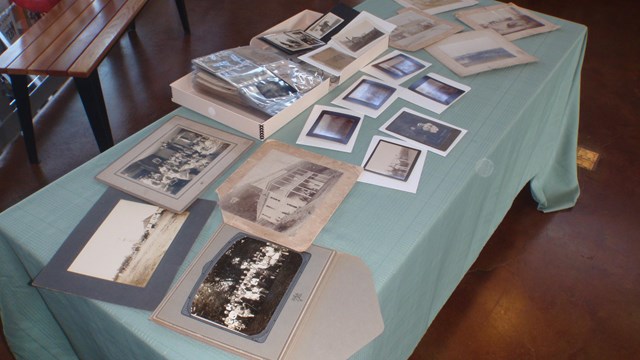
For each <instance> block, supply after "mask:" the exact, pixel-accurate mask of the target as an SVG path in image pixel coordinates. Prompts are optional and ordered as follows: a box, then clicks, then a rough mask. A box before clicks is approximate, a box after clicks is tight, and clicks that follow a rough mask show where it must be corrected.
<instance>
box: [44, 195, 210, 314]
mask: <svg viewBox="0 0 640 360" xmlns="http://www.w3.org/2000/svg"><path fill="white" fill-rule="evenodd" d="M215 206H216V203H215V202H213V201H210V200H203V199H198V200H196V201H195V202H194V203H193V204H192V206H191V207H190V208H189V211H185V212H183V213H182V214H175V213H172V212H169V211H168V210H164V209H162V208H160V207H158V206H155V205H150V204H148V203H145V202H143V201H141V200H138V199H136V198H134V197H133V196H131V195H129V194H126V193H124V192H121V191H119V190H117V189H114V188H111V187H108V188H107V189H106V190H105V192H104V193H103V194H102V196H100V198H99V199H97V201H96V202H95V204H94V205H93V206H92V207H91V208H90V209H89V211H88V212H87V213H86V215H85V216H84V217H83V218H82V220H81V221H80V223H78V225H77V226H76V227H75V228H74V229H73V231H72V232H71V233H70V234H69V236H68V237H67V239H66V240H65V241H64V243H63V244H62V245H61V246H60V248H59V249H58V251H57V252H56V253H55V255H54V256H53V257H52V258H51V260H50V261H49V263H48V264H47V265H46V266H45V267H44V268H43V269H42V271H41V272H40V273H39V274H38V275H37V276H36V278H35V279H34V281H33V285H34V286H37V287H42V288H47V289H51V290H57V291H63V292H65V293H71V294H76V295H81V296H86V297H89V298H92V299H98V300H102V301H107V302H112V303H115V304H121V305H125V306H130V307H135V308H140V309H146V310H153V309H154V308H155V307H156V306H157V305H158V304H159V303H160V301H161V300H162V297H163V296H164V294H165V293H166V291H167V289H168V288H169V286H170V285H171V281H172V280H173V278H174V276H175V274H176V273H177V271H178V268H179V267H180V265H181V264H182V261H183V260H184V258H185V256H186V255H187V253H188V252H189V250H190V249H191V245H192V244H193V243H194V241H195V240H196V237H197V236H198V234H199V233H200V231H201V230H202V228H203V226H204V224H205V223H206V221H207V220H208V219H209V218H210V216H211V213H212V212H213V209H214V208H215Z"/></svg>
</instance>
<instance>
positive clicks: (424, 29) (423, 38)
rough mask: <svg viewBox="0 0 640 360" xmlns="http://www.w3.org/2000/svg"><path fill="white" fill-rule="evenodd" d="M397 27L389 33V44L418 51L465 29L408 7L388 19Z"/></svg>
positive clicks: (397, 47)
mask: <svg viewBox="0 0 640 360" xmlns="http://www.w3.org/2000/svg"><path fill="white" fill-rule="evenodd" d="M387 21H388V22H390V23H392V24H395V25H396V28H395V29H394V30H393V31H392V32H391V34H390V35H389V45H390V46H391V47H394V48H396V49H401V50H406V51H417V50H420V49H423V48H425V47H427V46H429V45H431V44H434V43H436V42H438V41H440V40H442V39H444V38H446V37H448V36H449V35H453V34H455V33H458V32H460V31H462V30H464V27H463V26H462V25H460V24H456V23H453V22H451V21H447V20H444V19H441V18H439V17H436V16H433V15H430V14H428V13H426V12H423V11H420V10H417V9H414V8H408V9H406V10H405V11H402V12H400V13H399V14H398V15H395V16H392V17H390V18H388V19H387Z"/></svg>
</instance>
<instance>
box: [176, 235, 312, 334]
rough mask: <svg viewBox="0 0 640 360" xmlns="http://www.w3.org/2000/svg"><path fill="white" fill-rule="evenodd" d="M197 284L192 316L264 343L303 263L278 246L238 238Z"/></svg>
mask: <svg viewBox="0 0 640 360" xmlns="http://www.w3.org/2000/svg"><path fill="white" fill-rule="evenodd" d="M221 253H222V255H219V256H218V257H217V260H214V263H213V265H211V268H210V269H205V271H204V272H203V274H206V275H205V276H204V278H203V279H202V280H201V281H198V283H197V284H196V287H197V288H196V289H194V290H195V292H194V293H193V295H192V296H191V297H190V299H189V300H188V301H189V303H188V309H189V312H190V314H191V315H192V316H194V317H196V318H198V319H201V320H204V321H207V322H211V323H213V324H216V325H218V326H221V327H224V328H226V329H229V330H233V331H236V332H239V333H241V334H244V335H246V336H248V337H250V338H251V339H253V340H255V341H259V342H264V340H265V339H266V337H267V336H268V333H269V330H270V328H271V327H270V326H269V324H270V323H271V324H272V323H273V322H274V321H276V319H277V316H278V310H279V308H280V307H281V304H284V301H283V300H285V299H286V295H287V293H288V290H289V289H290V288H292V287H293V285H295V280H296V274H297V273H298V272H300V271H302V269H303V267H304V259H303V255H302V254H301V253H297V252H295V251H292V250H290V249H287V248H285V247H282V246H278V245H275V244H272V243H269V242H266V241H262V240H258V239H254V238H251V237H247V236H243V237H241V238H240V239H238V240H235V241H234V240H232V241H231V242H230V245H228V246H227V247H225V248H224V249H223V250H222V251H221Z"/></svg>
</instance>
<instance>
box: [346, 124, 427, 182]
mask: <svg viewBox="0 0 640 360" xmlns="http://www.w3.org/2000/svg"><path fill="white" fill-rule="evenodd" d="M381 142H382V143H383V144H385V145H386V146H383V147H379V146H378V145H379V144H380V143H381ZM376 149H377V151H378V153H376ZM385 149H387V150H392V151H387V152H386V153H381V152H383V151H385ZM402 149H405V150H407V151H402ZM393 150H395V151H393ZM418 151H419V154H418ZM427 153H428V151H426V149H422V148H417V149H416V148H415V145H412V144H411V143H408V142H406V141H403V140H400V139H394V138H389V137H384V136H379V135H374V136H373V138H372V139H371V142H370V143H369V148H368V149H367V152H366V154H365V156H364V159H363V160H362V166H363V167H364V166H365V165H366V164H367V163H371V158H372V156H374V157H377V160H376V162H378V163H380V162H384V158H386V159H387V161H386V162H387V163H388V165H390V166H394V165H400V166H402V165H406V164H404V163H403V160H405V159H404V157H406V156H405V155H409V154H411V155H412V156H414V157H415V156H416V155H417V158H415V159H411V160H412V163H413V164H412V168H411V171H410V173H409V174H407V175H408V177H407V178H406V180H404V181H403V180H400V179H396V178H393V177H390V176H388V175H381V174H379V173H376V172H372V171H367V170H366V169H365V171H363V172H362V174H360V177H359V178H358V181H359V182H363V183H367V184H372V185H377V186H382V187H386V188H390V189H394V190H400V191H405V192H410V193H414V194H415V193H416V192H417V191H418V185H419V183H420V177H421V176H422V169H423V168H424V162H425V159H426V157H427ZM381 159H382V160H381ZM414 160H415V161H414ZM396 163H397V164H396Z"/></svg>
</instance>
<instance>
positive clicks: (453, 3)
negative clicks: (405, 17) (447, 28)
mask: <svg viewBox="0 0 640 360" xmlns="http://www.w3.org/2000/svg"><path fill="white" fill-rule="evenodd" d="M396 2H397V3H399V4H400V5H402V6H404V7H408V8H416V9H418V10H422V11H424V12H426V13H429V14H432V15H434V14H439V13H441V12H445V11H451V10H456V9H460V8H464V7H467V6H473V5H475V4H477V3H478V1H476V0H396Z"/></svg>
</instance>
